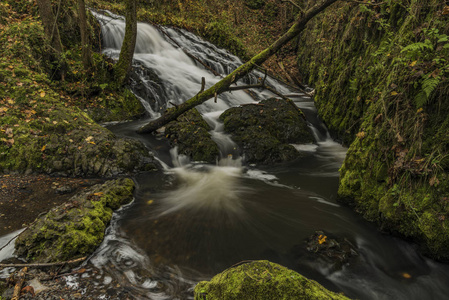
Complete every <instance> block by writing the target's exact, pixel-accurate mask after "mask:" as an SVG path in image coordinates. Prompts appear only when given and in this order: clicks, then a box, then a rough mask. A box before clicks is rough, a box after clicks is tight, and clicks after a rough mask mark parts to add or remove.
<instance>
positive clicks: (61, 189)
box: [55, 185, 73, 195]
mask: <svg viewBox="0 0 449 300" xmlns="http://www.w3.org/2000/svg"><path fill="white" fill-rule="evenodd" d="M71 192H73V189H72V187H71V186H69V185H64V186H61V187H58V188H57V189H55V193H56V194H60V195H64V194H70V193H71Z"/></svg>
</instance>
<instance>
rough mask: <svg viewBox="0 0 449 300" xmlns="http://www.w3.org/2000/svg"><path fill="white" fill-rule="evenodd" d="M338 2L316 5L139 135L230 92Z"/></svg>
mask: <svg viewBox="0 0 449 300" xmlns="http://www.w3.org/2000/svg"><path fill="white" fill-rule="evenodd" d="M337 1H338V0H324V1H323V2H322V3H321V4H317V5H314V6H313V7H312V8H311V9H309V10H308V11H307V12H306V13H305V14H301V15H300V16H298V18H297V19H296V21H295V23H294V24H293V26H292V27H290V29H289V30H288V31H287V32H286V33H285V34H284V35H282V36H281V37H280V38H279V39H278V40H277V41H275V42H274V43H273V44H272V45H271V46H269V47H268V48H266V49H265V50H263V51H262V52H260V53H259V54H257V55H256V56H254V57H253V58H251V60H249V61H248V62H247V63H245V64H243V65H241V66H240V67H238V68H237V69H236V70H235V71H234V72H232V73H231V74H229V75H228V76H226V77H225V78H223V79H222V80H220V81H219V82H217V83H216V84H215V85H213V86H212V87H210V88H209V89H207V90H206V91H203V92H200V93H198V94H197V95H195V96H194V97H192V98H190V99H189V100H187V101H186V102H184V103H182V104H181V105H178V106H177V107H176V109H173V110H169V111H167V112H166V113H165V114H164V115H162V116H161V117H160V118H158V119H156V120H153V121H151V122H149V123H147V124H146V125H144V126H142V127H140V128H139V129H138V130H137V132H138V133H151V132H153V131H155V130H156V129H158V128H160V127H162V126H164V125H165V124H167V123H169V122H171V121H173V120H176V118H177V117H179V116H180V115H182V114H183V113H184V112H186V111H188V110H190V109H192V108H194V107H195V106H197V105H200V104H202V103H204V102H205V101H207V100H209V99H211V98H213V97H216V96H217V95H219V94H221V93H223V92H226V91H228V90H229V87H230V86H231V84H233V83H235V82H237V80H239V79H240V78H242V77H244V76H245V75H247V74H248V73H249V72H251V71H252V70H253V69H254V68H255V67H256V66H258V65H261V64H262V63H264V62H265V61H266V60H267V59H268V58H270V57H271V56H272V55H273V54H275V53H276V52H277V51H278V50H279V49H281V48H282V46H284V45H285V44H286V43H288V42H289V41H291V40H292V39H293V38H294V37H296V36H297V35H298V34H299V33H301V31H303V30H304V28H305V26H306V24H307V22H309V21H310V20H311V19H312V18H313V17H314V16H316V15H317V14H318V13H320V12H322V11H323V10H324V9H325V8H327V7H328V6H329V5H331V4H333V3H334V2H337Z"/></svg>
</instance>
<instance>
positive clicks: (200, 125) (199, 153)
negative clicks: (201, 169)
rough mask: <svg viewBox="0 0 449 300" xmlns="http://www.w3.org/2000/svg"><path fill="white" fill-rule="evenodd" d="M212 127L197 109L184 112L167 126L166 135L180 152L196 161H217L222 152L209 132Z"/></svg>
mask: <svg viewBox="0 0 449 300" xmlns="http://www.w3.org/2000/svg"><path fill="white" fill-rule="evenodd" d="M209 130H210V127H209V125H208V124H207V123H206V121H204V120H203V117H201V114H200V113H199V112H198V111H197V110H196V109H191V110H189V111H187V112H186V113H184V114H182V115H181V116H180V117H178V119H177V120H176V121H172V122H170V123H168V124H167V126H166V127H165V135H166V137H167V138H168V139H169V140H170V143H171V145H172V146H176V147H178V153H179V154H184V155H187V156H188V157H190V159H192V160H194V161H206V162H210V163H215V162H216V161H217V158H218V157H219V155H220V153H219V150H218V146H217V144H216V143H215V142H214V141H213V140H212V138H211V135H210V133H209Z"/></svg>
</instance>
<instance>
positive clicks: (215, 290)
mask: <svg viewBox="0 0 449 300" xmlns="http://www.w3.org/2000/svg"><path fill="white" fill-rule="evenodd" d="M241 299H258V300H273V299H277V300H281V299H285V300H287V299H288V300H299V299H314V300H320V299H341V300H343V299H348V298H347V297H345V296H343V295H341V294H337V293H334V292H331V291H329V290H327V289H325V288H324V287H322V286H321V285H320V284H319V283H317V282H315V281H313V280H309V279H307V278H305V277H304V276H302V275H300V274H299V273H297V272H295V271H292V270H290V269H288V268H286V267H283V266H281V265H278V264H275V263H272V262H269V261H266V260H261V261H254V262H250V263H246V264H243V265H240V266H237V267H233V268H230V269H227V270H225V271H224V272H222V273H220V274H218V275H216V276H214V277H213V278H212V279H211V280H210V281H201V282H200V283H198V285H197V286H196V287H195V300H241Z"/></svg>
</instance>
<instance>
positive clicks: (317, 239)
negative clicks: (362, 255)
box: [306, 231, 358, 270]
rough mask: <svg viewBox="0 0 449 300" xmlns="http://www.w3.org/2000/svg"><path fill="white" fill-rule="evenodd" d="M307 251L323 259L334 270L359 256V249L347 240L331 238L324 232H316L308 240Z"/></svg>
mask: <svg viewBox="0 0 449 300" xmlns="http://www.w3.org/2000/svg"><path fill="white" fill-rule="evenodd" d="M306 248H307V251H309V253H312V254H313V255H314V256H316V258H321V259H322V260H324V261H325V262H326V263H327V264H328V265H331V266H332V268H333V269H334V270H340V269H341V268H342V267H343V265H344V264H347V263H349V262H350V260H351V259H352V258H355V257H357V256H358V252H357V248H356V247H355V246H354V245H353V244H352V243H351V242H350V241H349V240H348V239H346V238H335V239H333V238H330V237H328V236H327V235H326V234H325V233H324V232H323V231H316V232H315V233H314V234H313V235H312V236H310V238H309V239H308V240H307V247H306Z"/></svg>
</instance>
